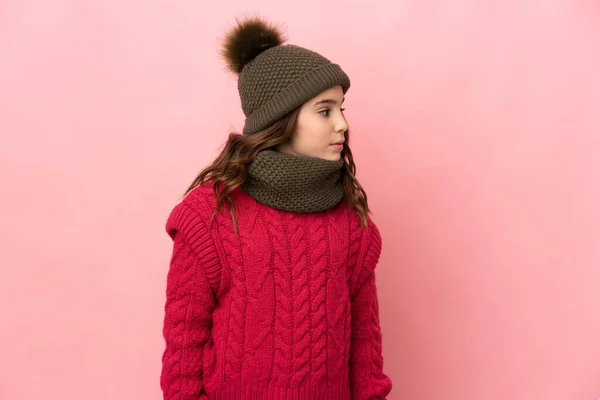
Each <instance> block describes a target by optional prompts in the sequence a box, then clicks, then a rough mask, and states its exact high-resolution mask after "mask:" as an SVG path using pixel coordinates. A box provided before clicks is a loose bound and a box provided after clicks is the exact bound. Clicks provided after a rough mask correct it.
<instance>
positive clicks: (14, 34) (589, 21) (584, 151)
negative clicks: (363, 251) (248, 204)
mask: <svg viewBox="0 0 600 400" xmlns="http://www.w3.org/2000/svg"><path fill="white" fill-rule="evenodd" d="M201 3H202V2H198V1H178V2H172V1H165V0H150V1H141V0H137V1H136V0H130V1H125V2H122V1H116V0H111V1H108V0H107V1H102V2H98V1H95V2H92V1H81V0H70V1H69V0H57V1H53V2H44V1H33V0H27V1H23V0H22V1H16V0H8V1H7V0H4V1H3V2H2V3H0V59H1V62H0V88H1V89H0V132H1V133H2V136H1V138H2V139H1V145H0V173H1V185H0V188H1V189H0V191H1V195H0V202H1V205H2V207H1V209H0V220H1V221H2V229H1V230H0V243H1V245H0V246H1V247H0V248H1V254H0V256H1V259H0V262H1V272H0V274H1V275H0V318H1V320H0V321H1V322H0V354H1V358H0V359H1V362H0V399H2V400H33V399H36V400H37V399H50V400H54V399H56V400H58V399H61V400H67V399H68V400H72V399H73V400H75V399H77V400H79V399H86V400H107V399H111V400H117V399H119V400H120V399H123V400H124V399H128V400H129V399H144V400H145V399H154V400H158V399H160V398H161V394H160V390H159V386H158V385H159V383H158V376H159V372H160V357H161V355H162V350H163V339H162V336H161V327H162V308H163V304H164V284H165V276H166V271H167V268H168V259H169V257H170V246H171V243H170V241H169V239H168V237H167V235H166V233H164V231H163V227H164V222H165V219H166V217H167V214H168V212H169V211H170V208H171V207H172V206H173V205H174V204H175V203H176V202H177V201H178V195H179V194H180V193H181V192H182V191H183V190H184V189H185V187H186V186H187V185H188V184H189V182H190V180H191V179H192V177H193V176H194V174H195V173H196V172H197V171H198V170H199V169H200V168H201V167H203V166H204V165H205V164H206V163H207V162H208V161H209V160H210V159H211V158H212V157H214V156H215V154H216V152H217V150H218V147H219V146H220V145H221V143H222V142H223V140H224V139H225V137H226V135H227V132H228V130H230V129H238V130H239V129H241V127H242V114H241V110H240V107H239V99H238V97H237V92H236V86H235V85H236V82H235V79H234V78H233V76H232V75H229V74H227V73H226V72H225V69H224V66H223V63H222V62H221V61H220V60H219V59H218V57H217V51H218V47H217V46H218V43H219V40H220V38H221V36H222V32H223V30H224V29H226V28H227V27H228V26H229V25H230V24H231V22H232V20H233V16H234V15H237V14H239V13H241V12H250V13H253V12H255V11H259V12H260V14H261V15H263V16H266V17H268V18H271V19H273V20H276V21H281V22H284V23H285V24H286V26H287V30H288V35H289V36H290V38H291V42H293V43H296V44H300V45H304V46H307V47H310V48H314V49H315V50H317V51H320V52H322V53H323V54H326V55H327V56H329V57H330V58H331V59H334V60H335V61H338V62H340V63H341V64H342V65H343V67H344V68H345V69H346V70H347V72H348V73H349V75H350V76H351V78H352V81H353V88H352V89H351V91H350V92H349V95H348V96H347V102H346V104H347V115H348V117H349V120H350V123H351V126H352V129H353V133H354V136H353V149H354V152H355V153H356V158H357V162H358V165H359V177H360V178H361V180H362V182H363V184H364V186H365V187H366V189H367V190H368V192H369V195H370V200H371V204H372V208H373V209H374V211H375V215H374V218H375V220H376V221H377V222H378V224H379V226H380V229H381V231H382V234H383V235H384V241H385V243H384V253H383V257H382V260H381V264H380V267H379V274H378V282H379V286H380V289H379V291H380V303H381V313H382V325H383V334H384V357H385V367H386V372H388V374H389V375H391V377H392V379H393V381H394V391H393V394H392V396H390V399H391V400H408V399H410V400H442V399H444V400H446V399H456V400H458V399H460V400H471V399H473V400H481V399H485V400H496V399H519V400H538V399H539V400H542V399H543V400H554V399H556V400H579V399H598V398H599V397H600V341H599V340H598V338H600V310H599V305H600V291H599V290H598V288H599V287H600V285H599V284H600V211H599V207H598V204H600V191H599V184H600V156H599V155H598V154H599V153H600V78H599V76H600V74H598V71H600V50H599V49H600V7H599V6H598V3H597V2H593V1H575V0H546V1H544V2H541V1H534V0H519V1H517V0H514V1H505V2H492V1H489V2H485V1H479V2H474V1H467V0H458V1H452V2H442V1H433V0H426V1H423V0H421V1H399V2H397V1H385V2H377V3H374V4H373V5H367V3H366V2H364V1H343V2H342V1H338V0H331V1H327V2H322V1H316V0H306V1H303V2H298V3H296V4H294V5H287V4H285V5H284V3H286V2H280V1H274V0H262V1H255V2H253V6H252V7H250V6H246V5H244V4H245V3H246V2H243V1H231V0H225V1H219V2H210V6H209V5H207V4H209V3H206V4H201Z"/></svg>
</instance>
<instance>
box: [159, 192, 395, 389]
mask: <svg viewBox="0 0 600 400" xmlns="http://www.w3.org/2000/svg"><path fill="white" fill-rule="evenodd" d="M232 198H233V201H234V204H235V207H236V210H237V221H238V230H239V234H238V236H236V235H235V233H234V229H233V224H232V221H231V217H230V215H229V211H228V210H227V209H224V210H223V211H219V212H217V214H216V215H215V217H214V220H213V222H212V224H211V222H210V218H211V214H212V212H213V209H214V205H215V197H214V194H213V192H212V189H211V188H210V187H208V186H206V185H204V186H201V187H198V188H196V189H194V190H193V191H192V192H191V193H190V194H188V196H187V197H186V198H184V200H183V201H182V202H181V203H180V204H178V205H177V206H176V207H175V208H174V209H173V211H172V213H171V215H170V217H169V219H168V221H167V231H168V233H169V235H170V236H171V238H172V239H173V242H174V247H173V254H172V257H171V264H170V269H169V273H168V276H167V301H166V306H165V319H164V332H163V333H164V337H165V340H166V349H165V351H164V355H163V359H162V362H163V367H162V374H161V388H162V390H163V394H164V399H167V400H175V399H177V400H192V399H194V400H196V399H209V400H213V399H215V400H216V399H219V400H229V399H237V400H254V399H265V400H271V399H273V400H275V399H277V400H279V399H295V400H304V399H307V400H313V399H319V400H332V399H335V400H346V399H348V400H349V399H353V400H354V399H385V397H386V396H387V395H388V393H389V392H390V390H391V381H390V379H389V378H388V377H387V376H386V375H384V373H383V371H382V369H383V359H382V354H381V344H382V337H381V330H380V326H379V311H378V303H377V292H376V286H375V276H374V269H375V266H376V265H377V262H378V259H379V255H380V252H381V236H380V234H379V231H378V229H377V227H376V226H375V224H374V223H373V222H372V221H371V220H369V225H368V227H367V228H366V229H362V228H361V227H360V220H359V218H358V216H357V215H356V213H355V212H354V211H353V210H352V209H350V207H349V206H347V205H346V204H344V203H343V202H342V203H340V205H338V206H336V207H335V208H332V209H330V210H328V211H325V212H320V213H312V214H301V213H291V212H285V211H279V210H275V209H273V208H270V207H268V206H266V205H263V204H261V203H259V202H257V201H256V200H254V199H253V198H252V197H250V196H249V195H248V194H246V193H245V192H244V191H242V190H241V189H238V190H236V191H235V192H234V193H233V195H232Z"/></svg>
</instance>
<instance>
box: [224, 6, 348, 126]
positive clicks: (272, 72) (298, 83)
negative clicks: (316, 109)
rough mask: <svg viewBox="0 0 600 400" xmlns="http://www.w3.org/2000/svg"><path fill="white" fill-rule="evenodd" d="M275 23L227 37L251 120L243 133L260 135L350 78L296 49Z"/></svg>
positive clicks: (243, 25) (241, 26) (250, 23)
mask: <svg viewBox="0 0 600 400" xmlns="http://www.w3.org/2000/svg"><path fill="white" fill-rule="evenodd" d="M285 40H286V39H285V38H284V37H283V34H282V33H281V31H280V30H279V29H278V28H277V27H275V26H274V25H271V24H269V23H268V22H266V21H264V20H261V19H259V18H252V19H247V20H245V21H242V22H239V23H238V25H237V26H236V27H235V28H233V29H232V30H231V31H230V32H229V33H228V34H227V37H226V39H225V43H224V46H223V49H222V54H223V56H224V58H225V61H226V63H227V65H228V67H229V69H230V70H232V71H233V72H235V73H237V74H239V77H238V91H239V94H240V99H241V102H242V110H243V111H244V115H245V116H246V121H245V124H244V130H243V133H244V134H252V133H256V132H259V131H261V130H263V129H265V128H267V127H269V126H270V125H271V124H273V123H274V122H276V121H277V120H279V119H280V118H282V117H284V116H285V115H286V114H288V113H289V112H291V111H293V110H294V109H296V108H297V107H299V106H301V105H302V104H304V103H305V102H307V101H308V100H310V99H312V98H313V97H315V96H316V95H318V94H319V93H321V92H322V91H323V90H326V89H329V88H330V87H333V86H336V85H341V86H342V89H343V91H344V93H346V92H347V91H348V89H349V88H350V79H349V78H348V76H347V75H346V73H344V71H342V69H341V68H340V66H339V65H337V64H333V63H331V61H329V60H328V59H327V58H325V57H323V56H322V55H320V54H318V53H316V52H314V51H311V50H308V49H305V48H303V47H299V46H295V45H291V44H289V45H283V42H285Z"/></svg>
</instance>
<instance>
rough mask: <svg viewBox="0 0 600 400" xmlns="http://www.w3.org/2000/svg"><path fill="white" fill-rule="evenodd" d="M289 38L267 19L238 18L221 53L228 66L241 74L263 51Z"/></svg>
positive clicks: (226, 38)
mask: <svg viewBox="0 0 600 400" xmlns="http://www.w3.org/2000/svg"><path fill="white" fill-rule="evenodd" d="M286 40H287V39H286V38H285V37H284V35H283V33H282V31H281V30H280V29H279V28H278V27H277V26H275V25H273V24H270V23H268V22H267V21H265V20H263V19H261V18H258V17H254V18H247V19H245V20H241V21H240V20H238V21H237V26H235V27H234V28H233V29H232V30H230V31H229V32H228V33H227V36H226V37H225V40H224V43H223V48H222V50H221V55H222V56H223V58H224V59H225V63H226V64H227V67H228V68H229V69H230V70H231V71H233V72H235V73H237V74H239V73H241V72H242V70H243V69H244V66H245V65H246V64H248V63H249V62H250V61H252V60H254V58H256V56H258V55H259V54H260V53H262V52H263V51H265V50H267V49H270V48H271V47H275V46H279V45H281V44H282V43H284V42H285V41H286Z"/></svg>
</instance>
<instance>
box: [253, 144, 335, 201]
mask: <svg viewBox="0 0 600 400" xmlns="http://www.w3.org/2000/svg"><path fill="white" fill-rule="evenodd" d="M343 166H344V161H343V160H342V159H340V160H338V161H330V160H324V159H321V158H316V157H307V156H294V155H290V154H287V153H282V152H278V151H274V150H265V151H262V152H260V153H258V155H257V156H256V157H255V158H254V160H253V161H252V162H251V163H250V166H249V168H248V178H247V179H246V182H245V183H244V184H242V189H243V190H244V191H245V192H246V193H248V194H249V195H250V196H252V197H253V198H254V199H255V200H256V201H258V202H260V203H263V204H266V205H267V206H269V207H272V208H275V209H278V210H284V211H290V212H319V211H325V210H328V209H330V208H332V207H334V206H336V205H337V204H338V203H339V202H340V200H341V199H342V198H343V196H344V186H343V183H342V179H341V172H342V167H343Z"/></svg>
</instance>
